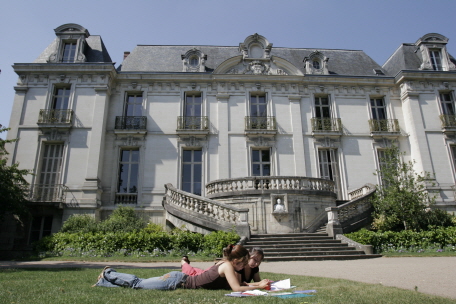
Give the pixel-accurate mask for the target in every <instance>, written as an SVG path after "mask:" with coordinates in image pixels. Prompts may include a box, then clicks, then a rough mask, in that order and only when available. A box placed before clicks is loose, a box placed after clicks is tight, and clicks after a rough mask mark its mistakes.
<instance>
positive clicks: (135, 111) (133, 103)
mask: <svg viewBox="0 0 456 304" xmlns="http://www.w3.org/2000/svg"><path fill="white" fill-rule="evenodd" d="M124 114H125V115H124V116H141V115H142V94H128V95H127V100H126V101H125V110H124Z"/></svg>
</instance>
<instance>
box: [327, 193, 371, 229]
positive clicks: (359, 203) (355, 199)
mask: <svg viewBox="0 0 456 304" xmlns="http://www.w3.org/2000/svg"><path fill="white" fill-rule="evenodd" d="M375 190H376V188H375V186H374V185H372V184H366V185H364V186H362V187H361V188H359V189H356V190H353V191H351V192H350V193H349V198H350V201H349V202H347V203H345V204H342V205H340V206H337V207H329V208H326V209H325V210H326V212H327V215H328V225H327V232H328V234H329V235H330V236H335V235H336V234H342V233H344V232H345V233H346V232H349V231H346V229H345V230H344V228H345V227H348V226H349V225H350V224H351V223H354V222H357V221H359V220H361V217H363V218H364V217H365V216H366V213H369V212H371V209H372V201H371V198H372V195H373V194H374V192H375Z"/></svg>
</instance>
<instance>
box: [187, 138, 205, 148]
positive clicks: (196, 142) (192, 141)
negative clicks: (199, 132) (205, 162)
mask: <svg viewBox="0 0 456 304" xmlns="http://www.w3.org/2000/svg"><path fill="white" fill-rule="evenodd" d="M182 141H183V143H184V145H185V146H186V147H198V148H201V147H202V146H203V144H202V143H201V140H200V138H198V137H195V136H190V137H185V138H183V139H182Z"/></svg>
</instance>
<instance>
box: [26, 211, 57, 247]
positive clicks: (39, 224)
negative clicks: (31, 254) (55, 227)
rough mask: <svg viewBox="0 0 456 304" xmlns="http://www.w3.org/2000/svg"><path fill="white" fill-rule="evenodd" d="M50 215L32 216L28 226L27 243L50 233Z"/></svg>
mask: <svg viewBox="0 0 456 304" xmlns="http://www.w3.org/2000/svg"><path fill="white" fill-rule="evenodd" d="M51 229H52V216H34V217H33V219H32V225H31V227H30V239H29V244H32V243H33V242H36V241H38V240H40V239H42V238H43V237H45V236H48V235H51Z"/></svg>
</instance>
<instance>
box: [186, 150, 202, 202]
mask: <svg viewBox="0 0 456 304" xmlns="http://www.w3.org/2000/svg"><path fill="white" fill-rule="evenodd" d="M202 154H203V153H202V150H183V155H182V190H184V191H186V192H190V193H193V194H195V195H201V185H202V166H203V162H202Z"/></svg>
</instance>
